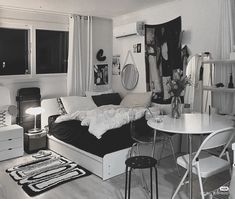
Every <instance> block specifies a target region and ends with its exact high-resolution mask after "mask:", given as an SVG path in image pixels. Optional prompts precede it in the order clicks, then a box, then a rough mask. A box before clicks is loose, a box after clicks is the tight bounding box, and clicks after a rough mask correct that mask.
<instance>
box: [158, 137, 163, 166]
mask: <svg viewBox="0 0 235 199" xmlns="http://www.w3.org/2000/svg"><path fill="white" fill-rule="evenodd" d="M164 148H165V139H164V140H163V143H162V150H161V153H160V157H159V160H158V165H160V161H161V159H162V153H163V149H164Z"/></svg>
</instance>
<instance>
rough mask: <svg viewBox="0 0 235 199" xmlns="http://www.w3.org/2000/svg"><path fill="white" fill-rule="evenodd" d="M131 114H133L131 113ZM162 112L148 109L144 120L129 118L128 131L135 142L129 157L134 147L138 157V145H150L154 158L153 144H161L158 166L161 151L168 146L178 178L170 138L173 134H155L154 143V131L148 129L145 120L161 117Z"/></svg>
mask: <svg viewBox="0 0 235 199" xmlns="http://www.w3.org/2000/svg"><path fill="white" fill-rule="evenodd" d="M131 114H133V113H131ZM161 115H162V112H160V111H158V112H154V113H153V112H152V111H151V110H150V109H147V110H146V112H145V118H143V119H142V120H141V122H140V121H138V122H135V121H134V118H133V117H134V116H133V115H131V116H130V117H131V118H132V120H131V124H130V128H131V129H130V131H131V137H132V139H133V140H135V143H134V144H133V145H132V148H131V151H130V156H132V153H133V149H134V147H135V146H136V148H137V153H138V155H140V154H141V153H140V149H139V146H140V145H149V144H152V153H151V154H152V157H155V144H156V143H162V149H161V153H160V157H159V160H158V164H160V160H161V158H162V154H163V151H164V149H165V147H166V144H167V143H168V144H170V149H171V152H172V156H173V158H174V162H175V167H176V169H177V172H178V175H179V176H180V172H179V167H178V165H177V163H176V156H175V150H174V146H173V142H172V136H174V135H175V134H172V133H167V132H157V134H156V140H155V143H154V131H153V129H152V128H150V127H149V126H148V125H147V120H148V119H150V118H152V117H157V116H160V117H161Z"/></svg>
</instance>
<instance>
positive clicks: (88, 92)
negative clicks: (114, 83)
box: [85, 89, 113, 97]
mask: <svg viewBox="0 0 235 199" xmlns="http://www.w3.org/2000/svg"><path fill="white" fill-rule="evenodd" d="M112 92H113V90H112V89H109V90H107V91H86V92H85V94H86V96H87V97H91V96H95V95H102V94H108V93H112Z"/></svg>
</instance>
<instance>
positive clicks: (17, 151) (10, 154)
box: [0, 148, 24, 161]
mask: <svg viewBox="0 0 235 199" xmlns="http://www.w3.org/2000/svg"><path fill="white" fill-rule="evenodd" d="M23 154H24V150H23V148H14V149H11V150H7V151H0V161H1V160H7V159H10V158H15V157H19V156H23Z"/></svg>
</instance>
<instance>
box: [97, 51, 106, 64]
mask: <svg viewBox="0 0 235 199" xmlns="http://www.w3.org/2000/svg"><path fill="white" fill-rule="evenodd" d="M103 53H104V50H103V49H99V51H98V52H97V54H96V59H97V60H98V61H105V60H106V56H103Z"/></svg>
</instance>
